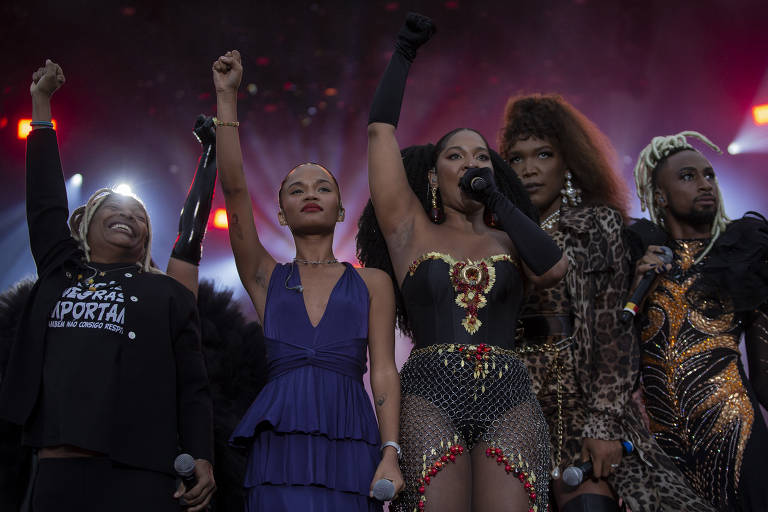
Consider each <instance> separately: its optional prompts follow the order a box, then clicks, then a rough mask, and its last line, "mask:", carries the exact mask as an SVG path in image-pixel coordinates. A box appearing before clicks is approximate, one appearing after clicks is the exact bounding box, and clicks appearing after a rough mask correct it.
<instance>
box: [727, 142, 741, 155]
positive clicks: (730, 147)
mask: <svg viewBox="0 0 768 512" xmlns="http://www.w3.org/2000/svg"><path fill="white" fill-rule="evenodd" d="M740 149H741V148H740V147H739V145H738V144H736V143H735V142H731V143H730V144H728V152H729V153H730V154H732V155H735V154H736V153H738V152H739V150H740Z"/></svg>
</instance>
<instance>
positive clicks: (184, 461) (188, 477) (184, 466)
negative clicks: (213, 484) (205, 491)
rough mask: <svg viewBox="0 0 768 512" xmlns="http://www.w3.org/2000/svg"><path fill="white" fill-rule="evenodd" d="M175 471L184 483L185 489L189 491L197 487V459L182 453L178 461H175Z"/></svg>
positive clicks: (177, 458)
mask: <svg viewBox="0 0 768 512" xmlns="http://www.w3.org/2000/svg"><path fill="white" fill-rule="evenodd" d="M173 469H174V470H175V471H176V474H177V475H179V478H181V481H182V482H184V487H185V488H186V489H187V491H189V490H190V489H191V488H193V487H194V486H196V485H197V477H196V476H195V459H194V458H193V457H192V456H191V455H190V454H188V453H182V454H181V455H179V456H178V457H176V460H174V461H173Z"/></svg>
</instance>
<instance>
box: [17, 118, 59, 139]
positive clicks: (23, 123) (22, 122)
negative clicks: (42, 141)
mask: <svg viewBox="0 0 768 512" xmlns="http://www.w3.org/2000/svg"><path fill="white" fill-rule="evenodd" d="M31 122H32V120H31V119H19V125H18V129H17V131H16V136H17V137H18V138H19V139H21V140H24V139H26V138H27V135H29V132H31V131H32V125H31V124H30V123H31ZM51 122H52V123H53V129H54V130H55V129H56V120H55V119H51Z"/></svg>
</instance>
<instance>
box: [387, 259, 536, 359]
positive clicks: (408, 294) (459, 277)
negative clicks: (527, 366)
mask: <svg viewBox="0 0 768 512" xmlns="http://www.w3.org/2000/svg"><path fill="white" fill-rule="evenodd" d="M401 290H402V292H403V298H404V301H405V308H406V311H407V312H408V319H409V323H410V325H411V328H412V330H413V342H414V348H423V347H427V346H430V345H435V344H445V343H458V344H466V345H477V344H479V343H485V344H488V345H495V346H497V347H503V348H509V349H512V348H514V345H515V329H516V328H517V318H518V314H519V312H520V306H521V304H522V300H523V280H522V276H521V274H520V270H519V268H518V265H517V262H516V261H515V260H514V259H513V258H512V257H511V256H509V255H507V254H500V255H496V256H491V257H488V258H483V259H481V260H478V261H472V260H458V261H457V260H455V259H454V258H452V257H451V256H449V255H447V254H441V253H437V252H430V253H427V254H425V255H424V256H421V257H420V258H418V259H417V260H416V261H414V262H413V263H412V264H411V266H410V267H409V269H408V273H407V274H406V276H405V279H403V284H402V287H401Z"/></svg>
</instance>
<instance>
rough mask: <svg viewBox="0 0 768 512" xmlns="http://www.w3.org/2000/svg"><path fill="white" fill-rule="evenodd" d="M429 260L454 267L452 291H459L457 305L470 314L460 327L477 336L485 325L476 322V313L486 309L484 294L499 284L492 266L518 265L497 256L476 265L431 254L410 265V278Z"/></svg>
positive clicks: (509, 259) (471, 262)
mask: <svg viewBox="0 0 768 512" xmlns="http://www.w3.org/2000/svg"><path fill="white" fill-rule="evenodd" d="M428 259H440V260H443V261H445V262H446V263H448V264H449V265H450V266H451V269H450V272H449V274H450V278H451V284H452V285H453V289H454V290H455V291H456V299H455V301H456V305H458V306H459V307H462V308H464V309H466V310H467V315H466V316H465V317H464V319H463V320H462V321H461V325H463V326H464V329H466V331H467V332H468V333H469V334H475V333H476V332H477V331H478V330H479V329H480V326H481V325H483V323H482V322H481V321H480V319H479V318H477V312H478V310H480V309H482V308H483V307H485V304H486V299H485V294H487V293H488V292H489V291H490V290H491V288H493V285H494V283H495V282H496V269H495V268H494V266H493V264H494V263H495V262H497V261H509V262H512V263H513V264H515V265H516V264H517V263H515V260H514V259H512V257H511V256H509V255H508V254H497V255H494V256H490V257H488V258H483V259H481V260H478V261H476V262H475V261H472V260H469V259H468V260H461V261H456V260H455V259H453V258H452V257H451V256H449V255H447V254H442V253H439V252H428V253H426V254H424V255H423V256H421V257H419V258H417V259H416V260H415V261H414V262H413V263H411V265H410V266H409V267H408V272H409V274H410V275H413V274H414V272H416V269H417V268H418V266H419V265H420V264H421V262H423V261H425V260H428Z"/></svg>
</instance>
